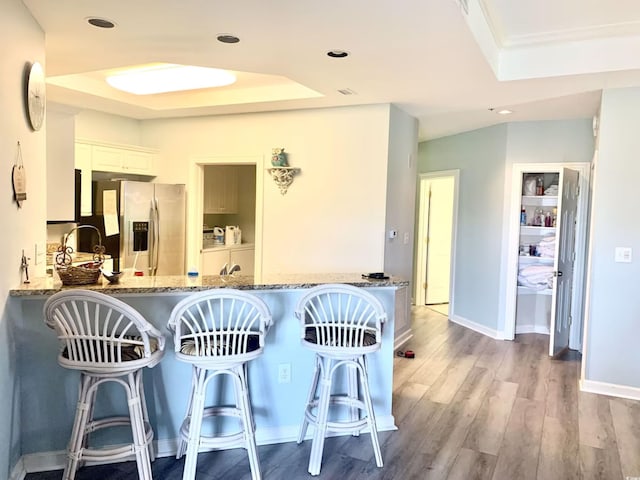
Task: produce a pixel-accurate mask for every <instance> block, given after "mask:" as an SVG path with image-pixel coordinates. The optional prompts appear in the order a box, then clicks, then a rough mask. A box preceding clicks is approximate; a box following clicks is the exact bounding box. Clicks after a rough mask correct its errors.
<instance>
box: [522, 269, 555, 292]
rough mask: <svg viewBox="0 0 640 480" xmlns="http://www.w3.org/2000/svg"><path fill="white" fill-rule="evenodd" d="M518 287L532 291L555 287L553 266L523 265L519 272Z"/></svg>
mask: <svg viewBox="0 0 640 480" xmlns="http://www.w3.org/2000/svg"><path fill="white" fill-rule="evenodd" d="M518 285H520V286H523V287H528V288H531V289H532V290H545V289H547V288H551V287H552V286H553V265H523V266H521V267H520V269H519V271H518Z"/></svg>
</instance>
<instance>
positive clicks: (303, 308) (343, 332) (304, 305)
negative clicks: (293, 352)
mask: <svg viewBox="0 0 640 480" xmlns="http://www.w3.org/2000/svg"><path fill="white" fill-rule="evenodd" d="M296 316H297V317H298V319H299V320H300V326H301V329H300V335H301V338H302V342H303V344H304V345H305V346H307V347H309V348H311V349H313V350H315V351H318V352H320V353H322V352H325V353H335V352H337V351H340V350H344V351H352V352H353V351H354V350H357V351H359V352H360V353H366V352H368V351H373V350H377V349H378V348H379V347H380V342H381V340H382V338H381V337H382V324H383V323H384V321H385V320H386V318H387V315H386V313H385V310H384V307H383V306H382V304H381V303H380V301H379V300H378V299H377V298H376V297H374V296H373V295H371V294H370V293H369V292H367V291H365V290H364V289H362V288H358V287H354V286H352V285H343V284H329V285H321V286H318V287H314V288H311V289H310V290H309V292H308V293H307V294H306V295H304V296H303V297H302V298H301V299H300V300H299V301H298V305H297V307H296Z"/></svg>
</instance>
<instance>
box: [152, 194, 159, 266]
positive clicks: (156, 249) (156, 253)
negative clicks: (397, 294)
mask: <svg viewBox="0 0 640 480" xmlns="http://www.w3.org/2000/svg"><path fill="white" fill-rule="evenodd" d="M154 200H155V228H154V229H153V231H154V233H155V235H156V238H155V241H154V244H155V245H154V252H153V254H154V255H153V257H154V258H153V274H154V275H156V274H157V273H158V260H159V259H160V209H159V208H158V199H157V198H154Z"/></svg>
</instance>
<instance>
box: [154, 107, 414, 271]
mask: <svg viewBox="0 0 640 480" xmlns="http://www.w3.org/2000/svg"><path fill="white" fill-rule="evenodd" d="M389 112H390V106H389V105H372V106H361V107H345V108H328V109H315V110H300V111H289V112H270V113H257V114H246V115H227V116H215V117H198V118H184V119H169V120H149V121H145V122H143V125H142V130H143V134H142V141H143V144H144V145H148V146H154V147H156V148H159V149H160V157H161V158H160V161H159V162H158V164H159V165H160V167H161V168H160V171H159V174H158V177H157V178H156V181H158V182H174V183H187V182H188V170H189V168H188V167H189V165H190V164H191V163H192V162H193V161H194V159H195V158H197V157H204V156H212V157H229V158H233V157H239V156H243V157H253V158H259V159H262V165H261V167H260V168H267V167H269V166H270V158H271V149H272V148H274V147H284V148H285V151H286V152H288V158H289V163H290V165H291V166H293V167H298V168H300V169H301V173H300V174H299V175H297V176H296V177H295V180H294V183H293V185H291V187H289V190H288V192H287V194H286V195H281V194H280V191H279V190H278V188H277V187H276V185H275V184H274V183H273V181H272V179H271V178H270V177H269V176H268V175H265V176H264V186H263V187H264V195H263V198H260V199H258V202H259V203H260V202H262V210H261V211H262V213H263V226H264V228H263V237H262V240H261V241H262V246H263V263H262V272H263V274H270V273H297V272H319V273H320V272H368V271H381V270H382V269H383V267H384V230H385V209H386V196H385V194H384V192H386V189H387V162H388V157H389V153H388V151H389V116H390V113H389ZM407 128H413V125H412V124H410V122H407ZM409 137H411V135H409V136H407V137H406V138H407V139H408V138H409ZM414 143H415V142H414ZM407 148H408V150H409V151H410V149H411V148H412V147H407ZM187 194H189V192H188V193H187ZM256 242H260V239H258V238H256Z"/></svg>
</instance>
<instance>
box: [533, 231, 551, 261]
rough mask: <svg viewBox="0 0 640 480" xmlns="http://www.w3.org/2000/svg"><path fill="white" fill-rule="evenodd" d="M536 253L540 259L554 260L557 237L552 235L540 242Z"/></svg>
mask: <svg viewBox="0 0 640 480" xmlns="http://www.w3.org/2000/svg"><path fill="white" fill-rule="evenodd" d="M536 252H537V253H538V256H539V257H546V258H553V257H554V256H555V253H556V236H555V235H550V236H548V237H544V238H543V239H542V240H540V243H538V248H537V249H536Z"/></svg>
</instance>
